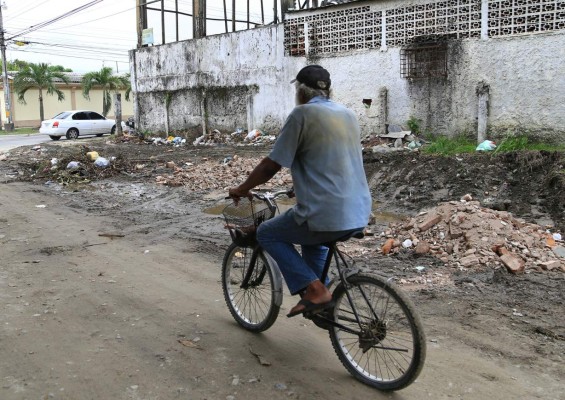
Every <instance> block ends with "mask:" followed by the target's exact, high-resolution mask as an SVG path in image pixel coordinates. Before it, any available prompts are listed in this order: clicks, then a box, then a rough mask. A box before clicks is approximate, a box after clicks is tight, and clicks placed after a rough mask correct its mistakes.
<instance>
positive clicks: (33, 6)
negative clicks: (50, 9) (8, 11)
mask: <svg viewBox="0 0 565 400" xmlns="http://www.w3.org/2000/svg"><path fill="white" fill-rule="evenodd" d="M38 1H41V0H38ZM48 1H49V0H45V1H43V2H41V3H39V4H35V5H32V6H30V7H28V8H26V9H24V10H23V11H22V12H21V13H19V14H16V15H13V16H10V19H14V18H17V17H19V16H20V15H22V14H25V13H27V12H29V11H31V10H33V9H34V8H37V7H39V6H41V5H42V4H45V3H47V2H48ZM6 20H8V18H6Z"/></svg>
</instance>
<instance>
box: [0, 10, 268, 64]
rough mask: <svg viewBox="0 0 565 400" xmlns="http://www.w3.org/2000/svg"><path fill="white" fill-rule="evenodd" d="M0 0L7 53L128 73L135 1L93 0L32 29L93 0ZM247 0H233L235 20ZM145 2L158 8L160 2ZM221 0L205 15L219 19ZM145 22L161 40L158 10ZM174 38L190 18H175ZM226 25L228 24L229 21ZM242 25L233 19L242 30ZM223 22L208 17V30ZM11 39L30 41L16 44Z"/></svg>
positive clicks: (254, 15) (183, 34)
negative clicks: (74, 12) (32, 30)
mask: <svg viewBox="0 0 565 400" xmlns="http://www.w3.org/2000/svg"><path fill="white" fill-rule="evenodd" d="M0 1H2V4H3V8H2V14H3V20H4V31H5V37H6V38H7V39H8V38H12V37H14V39H13V40H12V41H8V45H7V50H6V58H7V59H8V61H12V60H14V59H19V60H25V61H28V62H34V63H38V62H45V63H48V64H52V65H62V66H64V67H65V68H71V69H72V70H73V71H74V72H79V73H85V72H90V71H98V70H100V69H101V68H102V67H104V66H106V67H111V68H112V69H113V70H114V71H115V72H118V73H125V72H129V55H128V51H129V50H131V49H134V48H135V47H136V45H137V31H136V20H135V4H136V2H135V0H101V1H99V2H98V3H96V4H95V5H93V6H91V7H89V8H87V9H85V10H83V11H80V12H78V13H76V14H74V15H71V16H69V17H66V18H63V19H60V20H59V21H57V22H55V23H53V24H50V25H48V26H45V27H42V28H40V29H38V30H36V31H34V32H31V33H26V34H21V32H22V31H24V30H26V29H28V28H30V27H32V26H36V25H38V24H41V23H43V22H46V21H49V20H51V19H53V18H55V17H59V16H61V15H63V14H65V13H67V12H69V11H71V10H73V9H76V8H78V7H81V6H83V5H85V4H88V3H91V2H93V0H0ZM177 1H178V5H179V11H182V12H185V13H192V1H191V0H177ZM226 3H227V7H228V17H229V16H231V3H232V1H231V0H227V1H226ZM250 3H251V4H252V6H251V9H250V16H251V20H253V21H257V22H261V8H260V2H259V1H258V0H250ZM264 4H265V7H264V16H265V17H264V18H265V23H269V22H271V21H272V19H273V0H265V1H264ZM246 6H247V1H246V0H237V6H236V11H237V14H236V15H237V19H242V20H244V19H246V17H247V10H246ZM150 7H154V8H160V2H158V3H154V4H151V5H150ZM174 8H175V1H174V0H165V9H170V10H174ZM223 15H224V10H223V0H207V16H208V17H209V18H210V17H213V18H223ZM148 20H149V23H148V27H150V28H151V27H152V28H153V30H154V37H155V44H156V45H158V44H160V42H161V13H160V12H156V11H151V10H149V11H148ZM179 26H180V28H179V31H180V34H179V40H185V39H190V38H191V37H192V25H191V18H190V17H186V16H181V17H180V19H179ZM229 26H230V29H231V23H230V25H229ZM165 27H166V29H165V33H166V42H172V41H175V39H176V28H175V18H174V15H173V14H168V13H167V14H166V20H165ZM245 27H246V24H238V27H237V29H244V28H245ZM224 31H225V26H224V23H223V22H214V21H208V26H207V33H208V35H211V34H218V33H224ZM15 40H18V41H27V42H30V44H26V45H24V46H18V45H16V44H15V43H14V41H15Z"/></svg>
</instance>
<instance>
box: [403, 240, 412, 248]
mask: <svg viewBox="0 0 565 400" xmlns="http://www.w3.org/2000/svg"><path fill="white" fill-rule="evenodd" d="M412 244H413V243H412V241H411V240H410V239H406V240H405V241H404V242H402V247H404V248H405V249H408V248H410V247H412Z"/></svg>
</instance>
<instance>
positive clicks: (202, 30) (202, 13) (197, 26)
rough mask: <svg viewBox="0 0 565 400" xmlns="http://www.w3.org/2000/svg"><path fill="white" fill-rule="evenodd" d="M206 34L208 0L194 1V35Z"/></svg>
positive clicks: (195, 37) (195, 36) (196, 36)
mask: <svg viewBox="0 0 565 400" xmlns="http://www.w3.org/2000/svg"><path fill="white" fill-rule="evenodd" d="M205 36H206V0H193V1H192V37H193V38H194V39H198V38H203V37H205Z"/></svg>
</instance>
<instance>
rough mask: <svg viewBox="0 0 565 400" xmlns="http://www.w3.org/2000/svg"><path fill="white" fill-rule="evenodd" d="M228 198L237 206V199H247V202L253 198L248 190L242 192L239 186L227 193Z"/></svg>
mask: <svg viewBox="0 0 565 400" xmlns="http://www.w3.org/2000/svg"><path fill="white" fill-rule="evenodd" d="M228 195H229V197H231V198H232V199H233V201H234V202H235V203H236V204H237V202H238V201H239V199H241V198H244V197H247V198H248V199H249V200H251V199H252V198H253V195H252V194H251V192H250V191H249V190H242V189H241V188H240V187H239V186H237V187H234V188H231V189H230V190H229V191H228Z"/></svg>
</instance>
